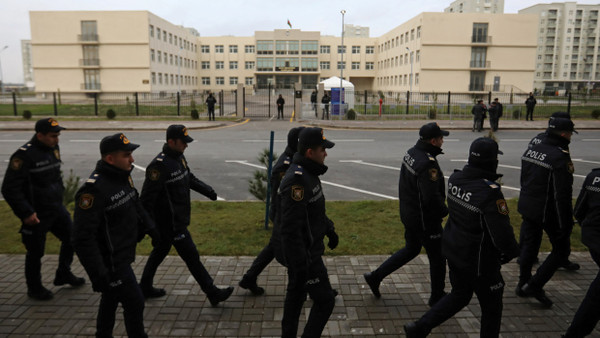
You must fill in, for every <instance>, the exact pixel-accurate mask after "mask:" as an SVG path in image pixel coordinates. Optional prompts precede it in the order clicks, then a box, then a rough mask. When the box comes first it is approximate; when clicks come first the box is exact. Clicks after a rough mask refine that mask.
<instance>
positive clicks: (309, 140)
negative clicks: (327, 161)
mask: <svg viewBox="0 0 600 338" xmlns="http://www.w3.org/2000/svg"><path fill="white" fill-rule="evenodd" d="M298 144H302V145H303V146H305V147H306V148H314V147H318V146H322V147H324V148H327V149H329V148H333V146H334V145H335V143H333V142H331V141H329V140H328V139H326V138H325V136H324V135H323V129H321V128H304V129H302V131H300V135H299V136H298Z"/></svg>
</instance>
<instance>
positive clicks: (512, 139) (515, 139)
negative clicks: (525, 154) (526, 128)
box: [498, 138, 531, 142]
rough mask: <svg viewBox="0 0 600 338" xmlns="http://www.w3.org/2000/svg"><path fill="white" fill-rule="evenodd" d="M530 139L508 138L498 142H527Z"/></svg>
mask: <svg viewBox="0 0 600 338" xmlns="http://www.w3.org/2000/svg"><path fill="white" fill-rule="evenodd" d="M529 141H531V139H525V138H509V139H500V140H499V141H498V142H529Z"/></svg>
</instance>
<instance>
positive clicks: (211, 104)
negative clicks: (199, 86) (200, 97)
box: [206, 93, 217, 121]
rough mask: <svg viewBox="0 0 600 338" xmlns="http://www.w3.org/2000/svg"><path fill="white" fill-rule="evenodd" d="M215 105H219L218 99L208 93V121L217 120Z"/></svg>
mask: <svg viewBox="0 0 600 338" xmlns="http://www.w3.org/2000/svg"><path fill="white" fill-rule="evenodd" d="M215 103H217V99H215V97H214V96H213V94H212V93H208V97H207V98H206V108H207V109H208V120H209V121H211V120H212V121H214V120H215Z"/></svg>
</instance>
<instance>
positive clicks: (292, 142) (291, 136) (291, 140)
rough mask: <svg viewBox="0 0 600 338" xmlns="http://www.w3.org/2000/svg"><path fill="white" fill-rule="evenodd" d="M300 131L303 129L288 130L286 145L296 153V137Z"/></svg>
mask: <svg viewBox="0 0 600 338" xmlns="http://www.w3.org/2000/svg"><path fill="white" fill-rule="evenodd" d="M302 129H304V127H296V128H292V129H290V131H289V132H288V136H287V137H288V140H287V145H288V147H290V149H292V150H293V151H298V136H299V135H300V132H301V131H302Z"/></svg>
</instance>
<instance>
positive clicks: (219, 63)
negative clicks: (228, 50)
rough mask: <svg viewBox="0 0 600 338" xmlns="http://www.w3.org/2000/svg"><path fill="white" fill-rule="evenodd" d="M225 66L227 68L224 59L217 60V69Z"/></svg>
mask: <svg viewBox="0 0 600 338" xmlns="http://www.w3.org/2000/svg"><path fill="white" fill-rule="evenodd" d="M223 68H225V62H223V61H216V62H215V69H223Z"/></svg>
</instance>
